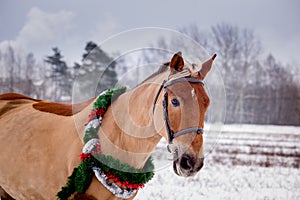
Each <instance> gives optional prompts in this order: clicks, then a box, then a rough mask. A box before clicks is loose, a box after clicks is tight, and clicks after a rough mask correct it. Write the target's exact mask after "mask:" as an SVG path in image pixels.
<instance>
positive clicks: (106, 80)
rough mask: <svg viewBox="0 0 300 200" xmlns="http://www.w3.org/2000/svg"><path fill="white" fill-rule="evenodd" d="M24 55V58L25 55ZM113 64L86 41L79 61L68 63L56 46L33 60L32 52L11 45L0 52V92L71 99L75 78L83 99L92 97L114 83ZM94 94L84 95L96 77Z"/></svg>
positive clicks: (55, 99) (53, 99)
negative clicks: (69, 64)
mask: <svg viewBox="0 0 300 200" xmlns="http://www.w3.org/2000/svg"><path fill="white" fill-rule="evenodd" d="M24 57H25V58H24ZM115 65H116V63H115V62H114V61H113V59H112V58H111V57H110V56H109V55H108V54H107V53H106V52H104V51H103V50H102V49H101V48H100V47H99V46H98V45H97V44H96V43H94V42H92V41H90V42H87V44H86V46H85V48H84V53H83V55H82V60H81V61H80V62H75V63H74V64H73V65H71V66H68V65H67V63H66V61H65V60H64V56H63V55H62V52H61V51H60V49H59V48H58V47H54V48H52V54H50V55H48V56H45V58H44V60H43V61H42V62H41V61H36V59H35V57H34V54H33V53H28V54H27V55H25V56H22V55H21V54H19V53H18V52H17V51H16V50H15V49H14V48H13V47H12V46H8V47H7V49H6V51H3V52H0V72H1V73H0V93H8V92H17V93H21V94H24V95H28V96H30V97H33V98H38V99H46V100H51V101H56V102H70V101H71V97H72V88H73V84H74V81H75V80H81V79H84V81H82V82H81V85H80V87H81V89H82V96H83V98H82V99H83V100H84V99H87V98H90V97H91V96H95V95H96V94H98V93H99V92H100V91H102V90H104V89H107V88H109V87H111V86H112V85H114V83H116V82H117V73H116V71H115ZM99 74H102V78H101V84H99V85H98V86H97V88H96V90H95V91H93V92H94V94H90V92H89V93H88V94H87V91H88V88H91V87H93V86H94V84H95V83H94V82H92V80H98V79H99V78H97V77H95V76H99Z"/></svg>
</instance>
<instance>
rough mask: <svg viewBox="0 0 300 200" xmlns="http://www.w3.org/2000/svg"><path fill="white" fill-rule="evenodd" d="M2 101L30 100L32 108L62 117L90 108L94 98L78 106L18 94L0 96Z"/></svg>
mask: <svg viewBox="0 0 300 200" xmlns="http://www.w3.org/2000/svg"><path fill="white" fill-rule="evenodd" d="M0 100H7V101H14V100H30V101H33V102H34V104H32V107H33V108H34V109H36V110H38V111H41V112H48V113H52V114H56V115H62V116H72V115H74V114H76V113H78V112H80V111H81V110H82V109H84V108H85V107H86V106H88V105H89V104H90V103H91V102H92V101H93V100H94V98H92V99H90V100H88V101H85V102H82V103H78V104H66V103H56V102H48V101H43V100H39V99H33V98H30V97H28V96H25V95H22V94H17V93H7V94H2V95H0Z"/></svg>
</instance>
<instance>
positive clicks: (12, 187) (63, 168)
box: [0, 52, 216, 200]
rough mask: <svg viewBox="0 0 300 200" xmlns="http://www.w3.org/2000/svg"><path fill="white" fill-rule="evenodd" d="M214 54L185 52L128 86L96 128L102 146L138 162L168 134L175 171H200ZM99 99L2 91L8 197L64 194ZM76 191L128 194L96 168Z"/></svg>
mask: <svg viewBox="0 0 300 200" xmlns="http://www.w3.org/2000/svg"><path fill="white" fill-rule="evenodd" d="M215 57H216V55H214V56H212V57H211V58H209V59H208V60H207V61H205V62H204V63H202V64H200V65H195V64H189V63H188V62H186V61H184V60H183V58H182V54H181V53H180V52H178V53H176V54H175V55H174V56H173V57H172V59H171V61H169V62H168V63H165V64H163V65H162V66H161V67H160V69H159V70H158V71H157V72H155V73H154V74H152V75H151V76H150V77H148V78H147V79H146V80H144V81H143V82H142V83H141V84H139V85H138V86H136V87H135V88H133V89H130V90H128V91H126V92H125V93H123V94H121V95H120V96H119V97H118V98H117V99H116V100H114V102H113V103H112V104H111V105H110V106H109V108H108V109H107V111H106V113H105V115H104V117H103V119H102V125H101V128H100V129H99V130H98V132H97V135H98V136H99V138H100V143H101V150H102V153H103V154H107V155H110V156H112V157H114V158H116V159H119V160H120V161H121V162H123V163H127V164H129V165H130V166H132V167H135V168H137V169H139V168H142V167H143V166H144V165H145V162H146V161H147V159H148V158H149V156H150V155H151V152H153V151H154V149H155V147H156V145H157V144H158V142H159V141H160V140H161V138H165V139H166V140H167V141H168V143H169V145H168V149H169V151H170V152H171V153H172V155H173V169H174V172H175V174H177V175H179V176H183V177H191V176H194V175H195V174H196V173H197V172H198V171H200V169H201V168H202V167H203V164H204V153H203V135H202V133H203V128H204V118H205V113H206V110H207V108H208V106H209V104H210V99H209V97H208V95H207V93H206V91H205V88H204V84H203V83H204V81H203V80H204V78H205V77H206V75H207V74H208V72H209V71H210V69H211V67H212V63H213V60H214V59H215ZM94 102H95V98H93V99H91V100H88V101H86V102H83V103H80V104H75V105H70V104H60V103H54V102H48V101H44V100H37V99H33V98H30V97H27V96H24V95H21V94H16V93H8V94H2V95H0V127H1V133H0V166H1V167H0V189H1V188H2V190H1V192H0V194H1V195H2V196H1V198H2V199H12V198H14V199H19V200H22V199H26V200H28V199H56V198H57V197H56V195H57V192H58V191H60V189H61V187H62V186H63V185H65V184H66V181H67V179H68V176H70V174H71V173H72V171H73V169H74V168H75V167H76V166H78V164H79V163H80V159H79V158H78V157H79V155H80V153H81V152H82V148H83V142H82V141H83V133H84V131H85V125H86V124H87V117H88V115H89V113H90V111H91V109H92V106H93V103H94ZM74 119H76V120H74ZM7 194H9V195H10V196H11V197H12V198H8V197H7V196H8V195H7ZM135 195H136V193H135V194H134V195H133V196H132V197H130V198H129V199H134V197H135ZM70 199H122V198H119V197H116V196H114V195H113V194H112V192H110V191H109V190H108V189H107V188H106V187H104V186H103V184H101V183H100V182H99V181H98V179H97V177H95V175H94V176H93V177H92V181H91V184H90V185H89V187H88V188H87V190H86V191H85V193H84V194H75V195H73V196H72V197H70Z"/></svg>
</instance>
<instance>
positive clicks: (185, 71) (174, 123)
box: [161, 52, 216, 177]
mask: <svg viewBox="0 0 300 200" xmlns="http://www.w3.org/2000/svg"><path fill="white" fill-rule="evenodd" d="M215 57H216V55H214V56H213V57H212V58H210V59H209V60H207V61H206V62H204V63H203V64H202V65H200V66H197V65H195V64H188V63H185V62H184V60H183V58H182V56H181V53H180V52H179V53H177V54H175V55H174V56H173V58H172V60H171V62H170V64H169V67H170V75H169V77H168V79H167V80H166V81H165V82H164V83H163V85H162V86H163V87H162V88H164V95H163V100H162V101H163V111H161V112H163V114H162V113H161V114H162V115H164V121H165V126H166V131H163V132H162V133H161V134H162V136H163V137H165V138H166V140H167V141H168V142H169V145H168V149H169V151H170V152H171V153H172V154H173V169H174V172H175V173H176V174H177V175H179V176H184V177H188V176H194V175H195V174H196V173H197V172H198V171H199V170H200V169H201V168H202V167H203V164H204V153H203V134H202V133H203V128H204V119H205V113H206V111H207V108H208V106H209V104H210V99H209V97H208V95H207V93H206V91H205V88H204V79H205V77H206V75H207V73H208V72H209V71H210V69H211V67H212V63H213V60H214V59H215ZM197 68H198V69H197Z"/></svg>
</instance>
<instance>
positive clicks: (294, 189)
mask: <svg viewBox="0 0 300 200" xmlns="http://www.w3.org/2000/svg"><path fill="white" fill-rule="evenodd" d="M208 129H209V128H208ZM213 132H214V130H213V129H210V130H207V133H205V134H206V135H205V146H206V149H207V150H206V154H205V155H206V156H205V165H204V167H203V168H202V169H201V171H200V172H199V173H198V174H197V175H196V176H195V177H193V178H183V177H179V176H177V175H175V173H174V172H173V169H172V166H171V164H172V161H171V160H170V155H169V154H168V153H167V150H166V142H165V141H161V142H160V143H159V145H158V146H157V148H156V150H155V152H154V154H153V156H154V161H155V164H156V166H157V167H156V168H157V171H156V174H155V176H154V178H153V179H152V180H151V181H150V182H149V183H148V184H146V186H145V188H143V189H142V190H140V191H139V194H138V195H137V197H136V199H138V200H150V199H155V200H160V199H164V200H168V199H172V200H173V199H175V200H176V199H178V200H183V199H184V200H194V199H195V200H196V199H300V190H299V188H300V127H292V126H269V125H268V126H264V125H225V126H223V127H222V132H221V133H218V134H210V133H213Z"/></svg>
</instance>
